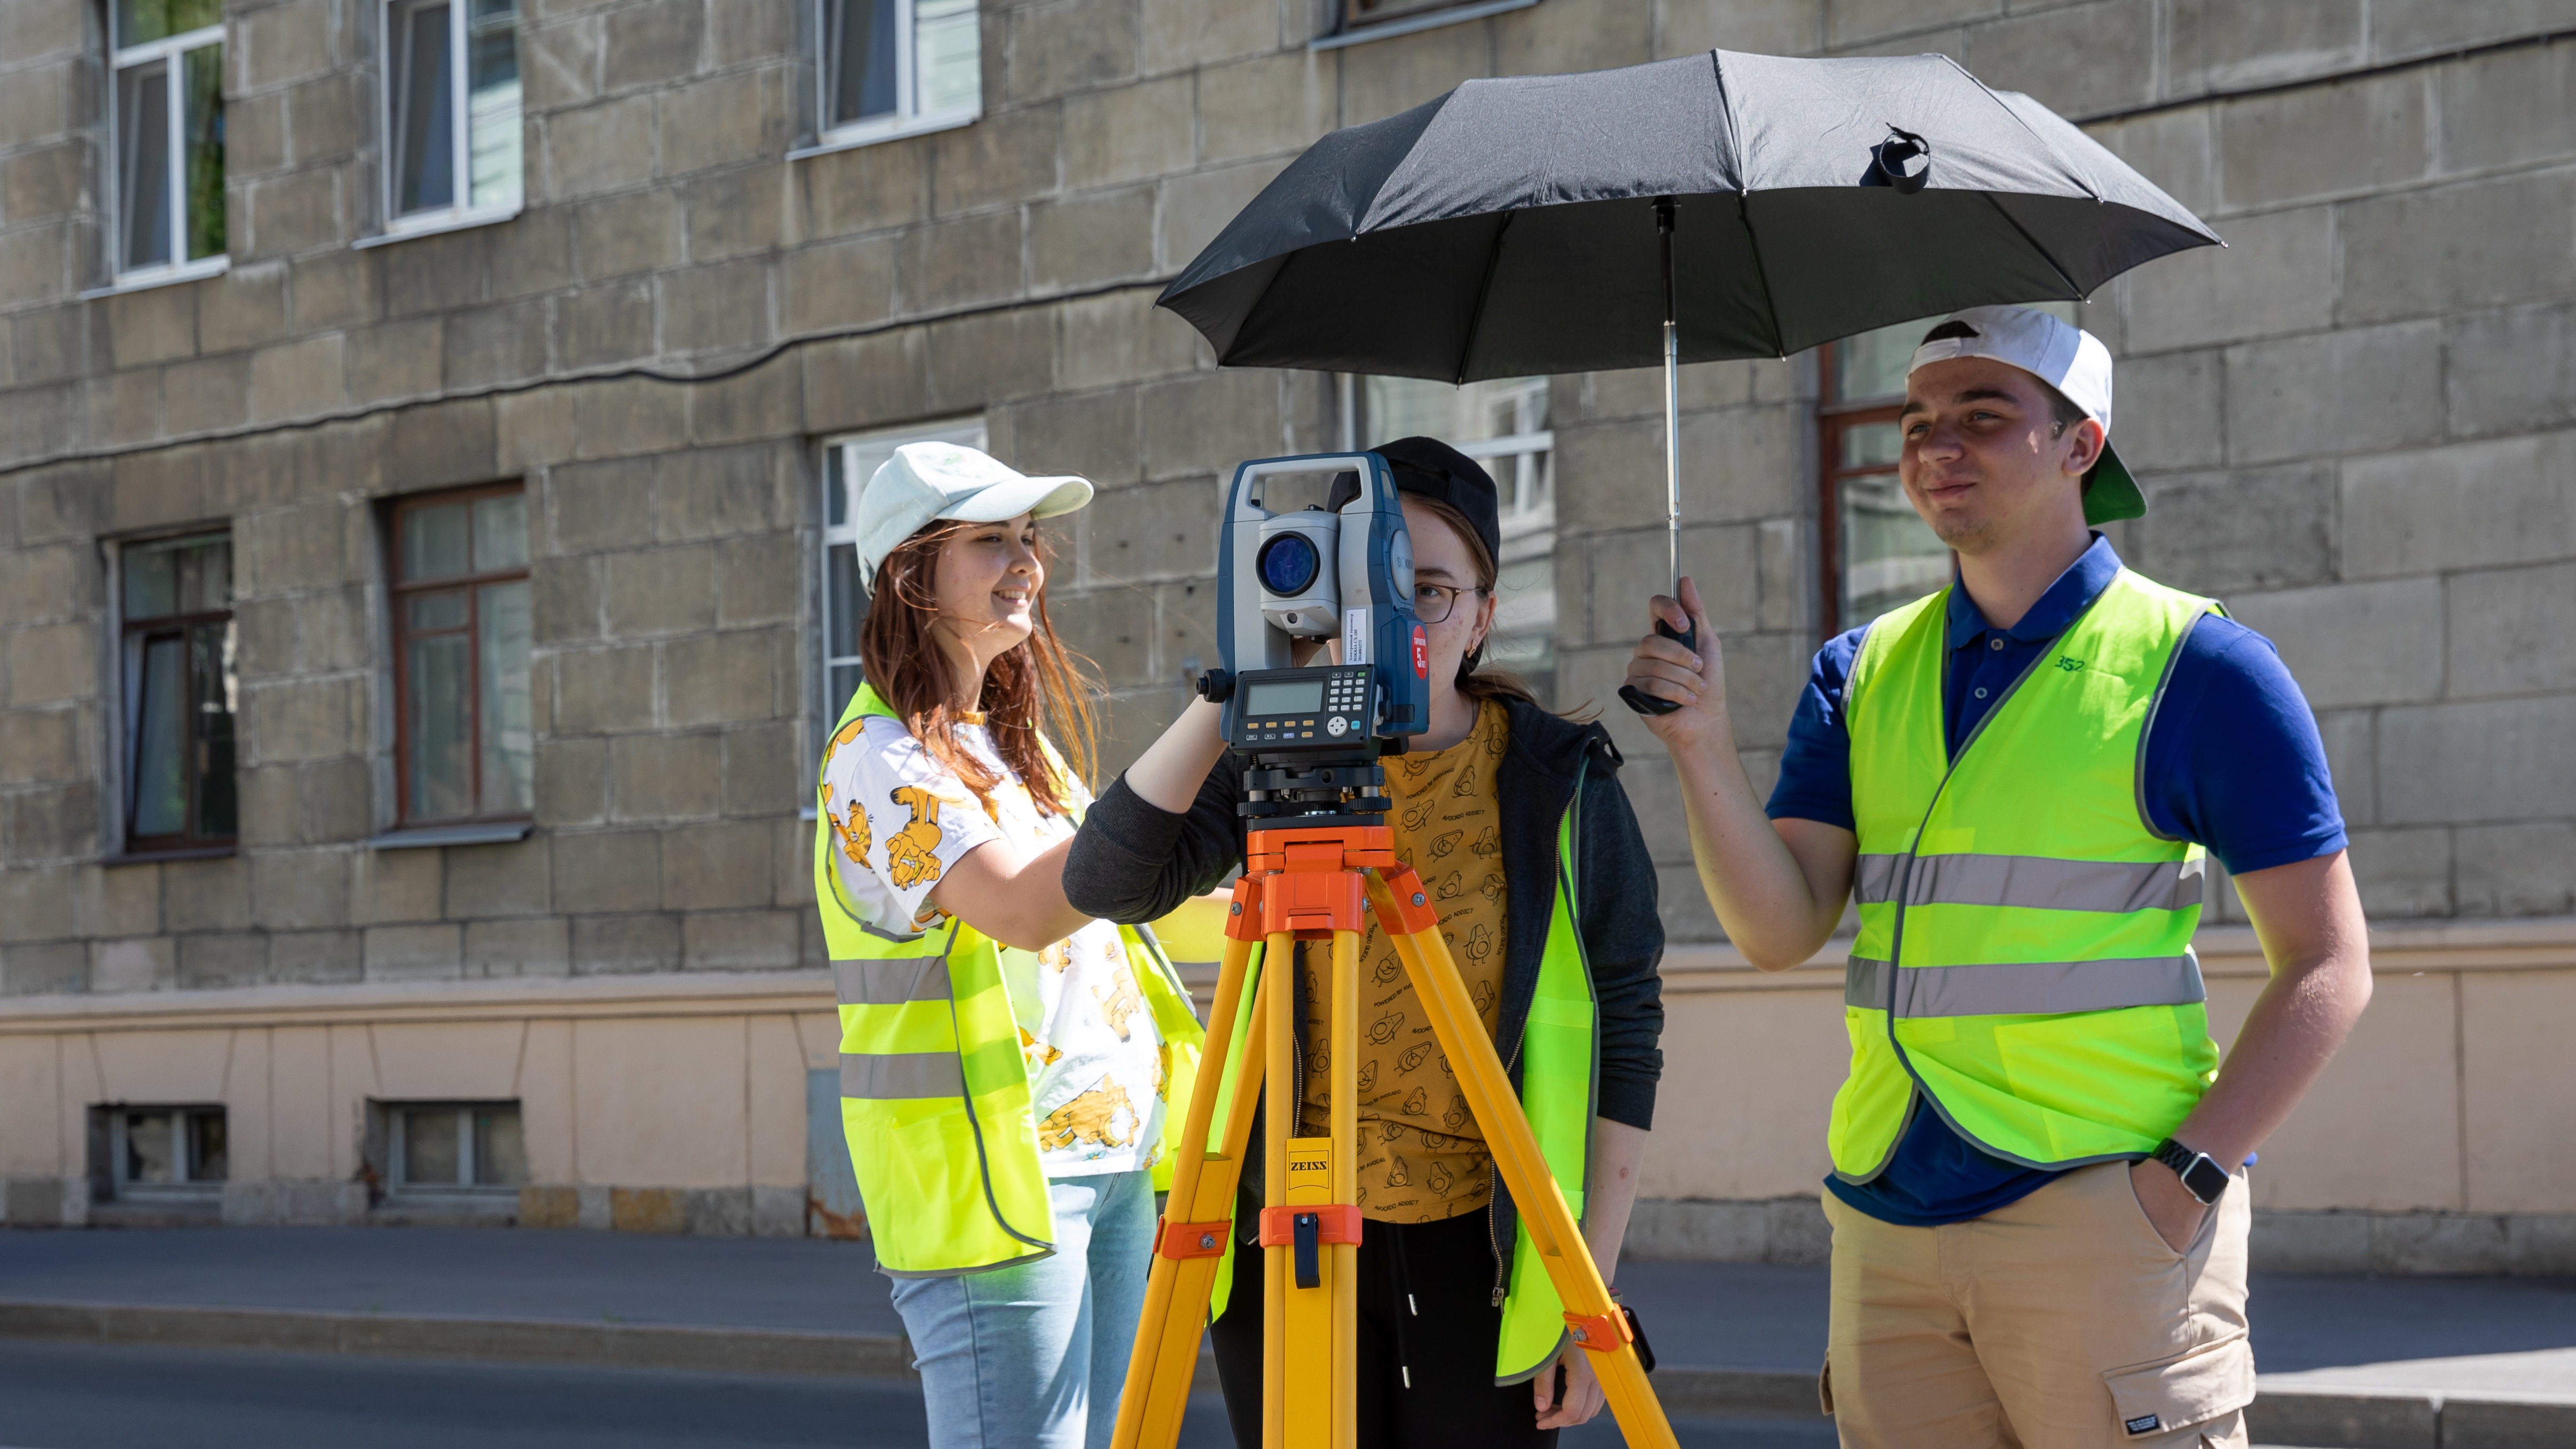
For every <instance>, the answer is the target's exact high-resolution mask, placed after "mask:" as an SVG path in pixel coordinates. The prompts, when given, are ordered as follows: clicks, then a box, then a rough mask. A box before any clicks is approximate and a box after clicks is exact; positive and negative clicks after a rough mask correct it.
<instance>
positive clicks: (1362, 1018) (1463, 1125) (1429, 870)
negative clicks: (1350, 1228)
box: [1297, 700, 1509, 1223]
mask: <svg viewBox="0 0 2576 1449" xmlns="http://www.w3.org/2000/svg"><path fill="white" fill-rule="evenodd" d="M1508 739H1509V727H1508V726H1507V725H1506V723H1505V716H1504V713H1503V707H1502V706H1501V705H1499V704H1496V703H1494V702H1493V701H1491V700H1487V701H1485V702H1484V703H1483V705H1482V706H1481V707H1480V708H1479V709H1478V710H1477V712H1476V724H1475V728H1474V729H1472V730H1470V731H1469V732H1468V734H1467V738H1465V739H1463V740H1461V741H1459V742H1458V743H1457V744H1454V745H1452V746H1450V747H1449V748H1448V749H1445V750H1441V751H1439V752H1438V753H1436V754H1427V755H1398V756H1396V757H1395V758H1393V759H1390V760H1388V761H1386V762H1385V764H1386V786H1387V795H1388V797H1389V798H1390V800H1391V801H1392V803H1393V806H1394V808H1393V809H1391V810H1389V811H1388V812H1387V825H1388V827H1389V828H1390V829H1391V830H1392V832H1393V834H1394V837H1395V858H1396V859H1398V860H1401V861H1403V862H1404V863H1405V864H1407V865H1410V866H1412V867H1413V869H1414V871H1415V873H1416V874H1418V875H1420V876H1421V877H1422V883H1423V885H1424V886H1425V887H1426V888H1427V889H1428V890H1429V891H1430V893H1431V898H1432V904H1433V905H1434V906H1435V907H1436V908H1437V909H1438V910H1439V912H1440V934H1441V937H1442V938H1443V939H1444V940H1446V941H1447V942H1448V944H1449V955H1450V959H1452V960H1454V961H1455V962H1457V965H1458V976H1459V979H1460V980H1462V981H1464V982H1465V983H1466V986H1467V991H1468V993H1469V994H1470V995H1471V996H1472V997H1473V998H1474V999H1475V1002H1476V1015H1477V1017H1478V1018H1479V1019H1480V1020H1482V1021H1483V1023H1484V1026H1485V1035H1486V1036H1487V1037H1488V1038H1491V1037H1492V1035H1493V1033H1494V1027H1495V1024H1496V1022H1497V1021H1498V1020H1499V1019H1500V1018H1501V1014H1502V997H1503V992H1502V985H1503V932H1504V919H1503V917H1504V899H1503V859H1502V857H1503V845H1502V836H1501V833H1500V831H1501V822H1502V811H1501V808H1500V807H1499V806H1498V805H1497V804H1496V802H1495V798H1494V779H1495V775H1496V773H1497V771H1498V770H1499V769H1500V767H1501V765H1502V762H1503V748H1504V745H1505V743H1506V742H1507V741H1508ZM1304 957H1305V977H1306V1003H1307V1005H1306V1051H1307V1060H1306V1081H1305V1092H1304V1096H1303V1099H1302V1101H1301V1103H1300V1106H1301V1110H1300V1112H1299V1113H1298V1119H1299V1124H1298V1129H1297V1130H1298V1131H1299V1132H1300V1133H1302V1134H1305V1135H1309V1136H1315V1137H1321V1136H1324V1135H1325V1134H1326V1133H1327V1132H1329V1131H1330V1130H1331V1121H1332V1118H1331V1111H1332V1097H1331V1092H1330V1086H1331V1080H1332V1079H1331V1076H1330V1073H1329V1068H1330V1066H1331V1063H1332V1053H1333V1052H1334V1051H1335V1050H1337V1049H1338V1048H1339V1046H1340V1043H1337V1042H1334V1041H1331V1040H1329V1037H1330V1034H1331V1028H1332V1018H1331V1017H1330V1016H1329V1015H1328V1014H1327V1012H1328V1010H1329V1003H1330V997H1329V995H1328V993H1329V991H1330V989H1331V984H1332V952H1331V950H1330V949H1329V947H1327V946H1324V945H1321V944H1315V943H1310V944H1309V945H1308V946H1307V948H1306V950H1305V952H1304ZM1359 982H1360V1004H1359V1005H1360V1009H1359V1030H1360V1040H1359V1041H1358V1042H1357V1043H1355V1044H1354V1045H1353V1047H1352V1049H1353V1050H1355V1051H1357V1052H1358V1053H1359V1054H1360V1055H1359V1089H1360V1099H1359V1134H1358V1135H1359V1157H1360V1162H1359V1205H1360V1215H1361V1216H1363V1217H1370V1218H1375V1219H1377V1220H1378V1221H1380V1222H1391V1223H1429V1222H1438V1221H1440V1220H1442V1219H1444V1218H1454V1217H1457V1216H1459V1215H1460V1214H1462V1213H1470V1212H1474V1211H1475V1210H1476V1209H1478V1208H1481V1207H1483V1206H1484V1205H1485V1202H1486V1199H1487V1198H1489V1197H1490V1196H1491V1195H1492V1183H1491V1180H1490V1175H1489V1174H1488V1172H1487V1164H1488V1162H1489V1161H1490V1159H1491V1155H1490V1154H1489V1153H1487V1152H1486V1150H1485V1140H1484V1135H1483V1133H1482V1132H1481V1131H1480V1130H1479V1129H1478V1128H1477V1125H1476V1123H1475V1120H1474V1119H1473V1118H1471V1117H1470V1116H1469V1115H1468V1112H1467V1099H1466V1096H1465V1094H1464V1093H1462V1092H1460V1091H1459V1090H1458V1081H1457V1077H1456V1075H1455V1074H1454V1073H1453V1072H1452V1071H1451V1070H1450V1067H1449V1059H1448V1056H1447V1055H1446V1054H1445V1053H1443V1052H1442V1051H1441V1050H1440V1046H1439V1044H1438V1043H1437V1042H1435V1041H1434V1040H1433V1039H1432V1035H1431V1021H1430V1018H1429V1017H1428V1016H1427V1015H1426V1014H1425V1013H1424V1011H1423V1009H1422V1003H1421V1002H1420V1001H1419V1000H1417V999H1416V998H1415V996H1414V991H1413V982H1412V980H1411V979H1410V978H1409V977H1407V976H1406V975H1405V974H1404V966H1403V963H1402V962H1400V961H1399V960H1398V959H1397V958H1396V954H1395V945H1394V943H1393V942H1391V941H1389V940H1387V939H1386V937H1385V935H1384V934H1383V933H1381V932H1380V931H1379V930H1378V928H1377V925H1376V923H1375V922H1374V921H1372V922H1371V923H1370V925H1369V928H1368V934H1367V935H1366V936H1365V937H1363V938H1362V940H1361V944H1360V970H1359Z"/></svg>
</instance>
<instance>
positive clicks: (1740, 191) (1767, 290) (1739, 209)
mask: <svg viewBox="0 0 2576 1449" xmlns="http://www.w3.org/2000/svg"><path fill="white" fill-rule="evenodd" d="M1720 53H1721V52H1719V51H1718V50H1716V49H1715V48H1711V49H1710V51H1709V53H1708V73H1709V77H1710V79H1712V80H1714V81H1716V82H1717V103H1718V105H1719V106H1720V107H1721V108H1723V109H1724V110H1725V112H1726V144H1727V150H1728V153H1729V154H1728V156H1727V169H1728V170H1729V172H1730V173H1731V174H1732V179H1733V180H1734V182H1735V219H1736V220H1738V221H1740V222H1742V223H1743V224H1744V245H1745V247H1746V249H1748V250H1750V251H1751V252H1752V253H1753V279H1754V280H1755V281H1756V282H1759V283H1761V284H1762V309H1763V311H1764V312H1766V313H1768V314H1769V315H1770V318H1771V350H1772V351H1773V352H1775V353H1777V354H1778V355H1780V356H1782V357H1786V356H1788V355H1789V347H1788V329H1787V328H1785V327H1783V326H1782V325H1781V322H1780V298H1779V296H1778V295H1777V294H1775V293H1774V292H1773V291H1772V290H1771V269H1770V268H1768V267H1766V266H1764V265H1763V263H1762V238H1761V237H1760V236H1759V235H1758V234H1756V233H1755V231H1754V230H1753V205H1752V199H1751V198H1752V190H1751V188H1750V187H1749V186H1747V185H1746V177H1745V173H1744V124H1743V122H1742V120H1741V119H1740V118H1738V117H1737V115H1736V114H1735V95H1734V92H1732V91H1730V90H1728V89H1727V86H1726V63H1725V62H1724V61H1722V60H1720V59H1718V56H1719V55H1720ZM1673 331H1674V333H1675V335H1676V337H1678V335H1679V333H1680V332H1681V309H1680V305H1679V302H1678V300H1677V301H1676V303H1675V305H1674V309H1673Z"/></svg>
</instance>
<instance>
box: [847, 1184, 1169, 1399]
mask: <svg viewBox="0 0 2576 1449" xmlns="http://www.w3.org/2000/svg"><path fill="white" fill-rule="evenodd" d="M1047 1197H1048V1199H1049V1201H1050V1202H1051V1203H1052V1204H1053V1205H1054V1208H1055V1253H1054V1255H1053V1256H1051V1257H1046V1258H1041V1259H1039V1260H1038V1261H1036V1262H1034V1263H1022V1264H1020V1265H1019V1266H1017V1267H1013V1268H996V1269H993V1270H992V1271H990V1272H985V1273H965V1274H960V1275H958V1276H956V1277H951V1278H898V1279H896V1280H895V1283H894V1306H895V1311H896V1312H898V1313H900V1314H902V1315H903V1329H904V1333H905V1334H906V1335H907V1336H909V1337H910V1338H911V1340H912V1351H913V1354H914V1358H913V1368H914V1369H916V1370H917V1371H919V1373H920V1374H921V1396H922V1399H923V1401H924V1402H925V1403H926V1404H927V1406H928V1407H929V1410H930V1443H931V1449H1022V1446H1030V1449H1085V1446H1086V1445H1088V1446H1090V1449H1108V1444H1109V1432H1110V1429H1111V1428H1112V1427H1113V1426H1114V1425H1115V1424H1116V1423H1117V1422H1118V1390H1119V1388H1120V1386H1121V1385H1122V1384H1124V1383H1125V1382H1126V1378H1127V1354H1128V1350H1129V1349H1130V1348H1131V1347H1132V1346H1133V1345H1134V1343H1135V1341H1136V1318H1137V1315H1138V1314H1140V1313H1141V1312H1142V1311H1143V1310H1144V1306H1145V1276H1146V1274H1147V1273H1148V1272H1149V1271H1151V1269H1152V1265H1153V1256H1152V1254H1153V1250H1154V1179H1153V1174H1152V1173H1150V1172H1109V1173H1101V1174H1098V1175H1096V1176H1091V1177H1060V1178H1055V1179H1052V1180H1050V1181H1049V1182H1048V1183H1047Z"/></svg>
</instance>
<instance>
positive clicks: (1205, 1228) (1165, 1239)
mask: <svg viewBox="0 0 2576 1449" xmlns="http://www.w3.org/2000/svg"><path fill="white" fill-rule="evenodd" d="M1233 1231H1234V1224H1232V1223H1164V1224H1162V1231H1161V1232H1158V1233H1156V1234H1155V1235H1154V1251H1155V1252H1157V1253H1160V1254H1162V1255H1163V1256H1164V1257H1166V1258H1221V1257H1223V1256H1225V1240H1226V1237H1227V1235H1228V1234H1231V1233H1232V1232H1233Z"/></svg>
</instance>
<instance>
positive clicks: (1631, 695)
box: [1619, 619, 1699, 714]
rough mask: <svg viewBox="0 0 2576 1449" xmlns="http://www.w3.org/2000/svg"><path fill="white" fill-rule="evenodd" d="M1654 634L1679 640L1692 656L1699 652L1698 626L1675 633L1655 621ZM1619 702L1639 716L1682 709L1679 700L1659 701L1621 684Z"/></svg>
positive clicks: (1671, 628) (1661, 621)
mask: <svg viewBox="0 0 2576 1449" xmlns="http://www.w3.org/2000/svg"><path fill="white" fill-rule="evenodd" d="M1655 632H1656V633H1658V634H1661V635H1663V636H1664V637H1665V638H1667V639H1674V640H1679V641H1680V643H1681V646H1682V647H1683V648H1684V649H1687V650H1689V651H1691V652H1692V653H1693V654H1696V653H1698V652H1699V626H1697V625H1693V626H1691V627H1690V628H1688V629H1683V630H1679V631H1676V630H1675V629H1674V628H1673V626H1672V625H1670V624H1667V623H1665V622H1664V621H1663V620H1661V619H1657V620H1656V621H1655ZM1619 700H1620V702H1621V703H1623V704H1625V705H1627V706H1628V708H1630V709H1633V710H1635V711H1636V712H1637V713H1639V714H1671V713H1672V712H1673V711H1674V710H1677V709H1679V708H1681V707H1682V706H1681V702H1680V701H1679V700H1672V699H1659V698H1657V697H1656V696H1654V695H1651V694H1648V693H1646V692H1645V691H1644V690H1642V689H1639V688H1638V687H1637V686H1635V685H1633V684H1623V685H1620V686H1619Z"/></svg>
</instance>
